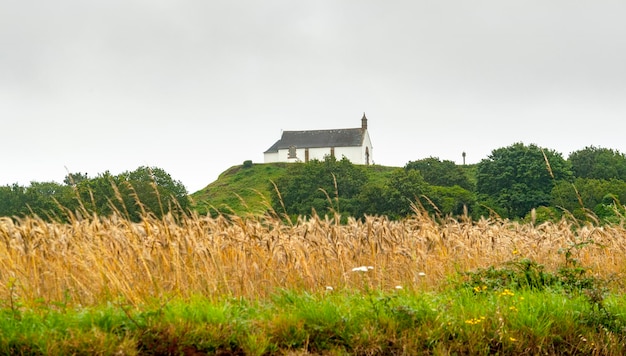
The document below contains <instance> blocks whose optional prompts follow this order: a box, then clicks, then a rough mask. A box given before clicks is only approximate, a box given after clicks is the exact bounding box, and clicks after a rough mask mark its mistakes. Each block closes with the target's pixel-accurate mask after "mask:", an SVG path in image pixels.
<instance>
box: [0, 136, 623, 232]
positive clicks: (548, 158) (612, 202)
mask: <svg viewBox="0 0 626 356" xmlns="http://www.w3.org/2000/svg"><path fill="white" fill-rule="evenodd" d="M269 188H270V189H269V190H270V191H271V196H270V202H271V207H272V209H273V210H274V211H275V212H278V213H280V214H281V215H282V214H285V215H287V216H290V217H292V218H296V217H297V216H306V215H311V214H312V213H313V212H316V213H317V214H319V215H325V214H328V213H339V214H340V215H341V216H342V217H344V218H346V217H350V216H352V217H356V218H361V217H363V216H365V215H385V216H387V217H389V218H391V219H401V218H403V217H406V216H409V215H411V214H414V213H415V212H416V211H427V212H429V213H431V214H435V215H439V216H460V215H466V216H471V217H472V218H480V217H481V216H491V215H497V216H499V217H501V218H509V219H520V220H521V219H533V220H534V221H538V222H541V221H545V220H558V219H560V218H561V216H562V215H563V214H571V215H573V216H574V217H576V218H577V219H597V220H600V221H606V222H619V221H620V220H621V218H622V217H623V216H624V214H625V210H624V206H623V205H622V203H621V202H623V201H626V157H625V156H624V154H622V153H620V152H619V151H617V150H613V149H608V148H600V147H594V146H590V147H585V148H584V149H582V150H579V151H575V152H573V153H571V154H570V155H569V156H568V157H567V159H566V158H564V157H563V156H562V155H561V154H560V153H558V152H556V151H554V150H551V149H546V148H542V147H539V146H537V145H534V144H531V145H525V144H523V143H515V144H513V145H511V146H508V147H503V148H498V149H495V150H493V151H492V152H491V154H490V155H489V156H488V157H487V158H485V159H483V160H481V161H480V162H479V163H477V164H473V165H457V164H456V163H454V162H452V161H447V160H440V159H438V158H436V157H428V158H425V159H420V160H416V161H410V162H408V163H407V164H406V165H405V166H404V167H400V168H397V169H393V170H389V169H388V168H387V167H379V166H375V165H374V166H362V165H355V164H352V163H351V162H350V161H349V160H347V159H346V158H343V159H340V160H338V159H336V158H334V157H326V159H324V160H323V161H320V160H312V161H310V162H307V163H295V164H290V165H288V166H287V172H286V174H284V175H282V176H281V177H280V178H278V179H277V180H276V181H275V182H272V183H271V185H270V187H269ZM191 209H193V206H192V205H191V202H190V199H189V195H188V192H187V190H186V188H185V187H184V185H183V184H182V183H181V182H180V181H176V180H174V179H172V177H171V176H170V175H169V174H168V173H167V172H165V171H164V170H163V169H160V168H157V167H145V166H143V167H139V168H137V169H136V170H134V171H127V172H124V173H121V174H118V175H112V174H111V173H109V172H108V171H107V172H105V173H102V174H99V175H97V176H96V177H89V176H87V174H82V173H70V174H68V175H67V176H66V177H65V179H64V181H63V183H56V182H31V184H30V186H27V187H23V186H20V185H18V184H13V185H7V186H0V216H12V217H20V216H27V215H38V216H40V217H43V218H46V219H51V220H52V219H54V220H65V221H67V220H68V219H69V218H70V216H72V215H73V214H83V215H84V214H96V215H105V216H106V215H110V214H112V213H114V212H116V213H118V214H120V215H122V216H125V217H127V218H129V219H131V220H133V221H139V220H141V218H142V216H145V214H153V215H155V216H157V217H162V216H163V215H165V214H167V213H171V212H174V213H175V214H182V213H187V212H189V211H190V210H191Z"/></svg>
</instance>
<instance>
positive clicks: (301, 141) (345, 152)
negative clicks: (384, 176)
mask: <svg viewBox="0 0 626 356" xmlns="http://www.w3.org/2000/svg"><path fill="white" fill-rule="evenodd" d="M263 156H264V161H265V163H270V162H308V161H309V160H313V159H317V160H320V161H322V160H324V157H325V156H333V157H336V158H337V159H342V158H343V157H346V158H347V159H348V160H349V161H350V162H352V163H354V164H364V165H369V164H372V162H373V161H372V142H371V141H370V136H369V133H368V132H367V117H365V113H363V118H361V127H357V128H351V129H331V130H308V131H283V133H282V137H281V138H280V140H278V141H276V143H274V144H273V145H272V147H270V148H268V149H267V151H265V152H263Z"/></svg>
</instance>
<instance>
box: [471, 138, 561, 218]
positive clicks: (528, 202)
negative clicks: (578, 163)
mask: <svg viewBox="0 0 626 356" xmlns="http://www.w3.org/2000/svg"><path fill="white" fill-rule="evenodd" d="M570 179H571V169H570V167H569V164H568V162H567V161H566V160H565V159H563V157H562V156H561V154H560V153H558V152H556V151H554V150H549V149H544V148H541V147H538V146H536V145H534V144H531V145H528V146H526V145H524V144H523V143H515V144H513V145H511V146H509V147H504V148H499V149H496V150H493V151H492V153H491V155H490V156H489V157H488V158H487V159H483V160H482V161H481V162H480V163H478V165H477V171H476V190H477V193H478V194H479V195H480V196H479V199H480V200H481V201H492V202H494V203H495V204H496V205H497V206H494V207H492V208H494V209H495V210H497V209H498V208H499V207H500V208H503V209H504V211H505V212H506V216H505V217H509V218H522V217H524V216H525V215H526V214H527V213H528V212H529V211H530V210H531V209H532V208H536V207H539V206H545V205H549V204H550V201H551V192H552V188H553V187H554V185H555V184H556V183H557V182H558V181H560V180H570Z"/></svg>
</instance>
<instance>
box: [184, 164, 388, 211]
mask: <svg viewBox="0 0 626 356" xmlns="http://www.w3.org/2000/svg"><path fill="white" fill-rule="evenodd" d="M289 164H290V163H255V164H253V165H252V166H251V167H248V168H246V167H244V166H243V165H238V166H233V167H231V168H229V169H227V170H226V171H224V172H223V173H222V174H220V176H219V177H218V179H217V180H216V181H214V182H213V183H211V184H209V185H208V186H206V187H205V188H203V189H201V190H199V191H197V192H195V193H193V194H191V195H190V197H191V199H192V201H193V203H194V204H193V205H194V210H195V211H197V212H198V213H199V214H200V215H206V214H207V213H217V212H222V213H227V214H231V213H232V214H235V215H239V216H245V215H248V214H254V215H258V214H262V213H264V212H266V211H267V207H268V204H269V199H270V189H273V188H272V184H271V182H272V181H275V180H276V179H277V178H278V177H280V176H282V175H283V174H285V173H286V172H287V167H288V165H289ZM365 168H366V172H367V174H368V178H369V180H370V182H372V183H379V184H384V183H385V182H386V181H387V178H388V177H389V176H390V173H391V172H393V170H394V169H397V168H398V167H387V166H378V165H371V166H365Z"/></svg>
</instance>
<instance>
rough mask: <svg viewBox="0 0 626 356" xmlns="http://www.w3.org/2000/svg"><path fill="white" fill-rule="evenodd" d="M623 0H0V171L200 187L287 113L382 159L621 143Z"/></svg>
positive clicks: (622, 146)
mask: <svg viewBox="0 0 626 356" xmlns="http://www.w3.org/2000/svg"><path fill="white" fill-rule="evenodd" d="M625 18H626V1H623V0H615V1H605V0H588V1H580V0H550V1H546V0H524V1H522V0H519V1H508V0H472V1H469V0H430V1H425V0H411V1H408V0H407V1H373V0H315V1H296V0H265V1H257V0H254V1H252V0H248V1H242V0H239V1H232V0H225V1H214V0H211V1H205V0H186V1H180V0H179V1H173V0H172V1H163V0H144V1H141V0H106V1H105V0H92V1H85V0H59V1H45V0H1V2H0V152H2V156H3V159H2V161H3V162H2V164H1V165H0V185H6V184H12V183H19V184H21V185H28V184H30V182H31V181H39V182H44V181H56V182H59V183H60V182H62V180H63V177H64V176H65V175H66V174H67V172H68V171H70V172H81V173H87V174H89V175H90V176H96V175H97V174H99V173H102V172H104V171H106V170H109V171H110V172H111V173H113V174H118V173H121V172H123V171H126V170H134V169H136V168H137V167H139V166H143V165H147V166H156V167H160V168H163V169H164V170H166V171H167V172H168V173H170V174H171V175H172V177H173V178H174V179H176V180H180V181H182V182H183V184H185V186H186V187H187V189H188V190H189V192H195V191H197V190H199V189H201V188H203V187H205V186H206V185H207V184H209V183H211V182H213V181H214V180H215V179H216V178H217V176H218V175H219V174H220V173H221V172H223V171H224V170H226V169H227V168H229V167H231V166H234V165H239V164H242V162H243V161H244V160H248V159H250V160H252V161H254V162H257V163H260V162H263V151H265V150H266V149H267V148H269V147H270V146H271V145H272V144H273V143H274V142H275V141H276V140H278V139H279V138H280V132H281V129H283V130H305V129H330V128H349V127H359V126H360V119H361V116H362V115H363V112H365V113H366V115H367V117H368V119H369V130H370V137H371V139H372V143H373V145H374V151H373V155H372V156H373V157H372V158H373V159H374V161H375V163H377V164H381V165H389V166H400V167H401V166H404V165H405V164H406V163H407V162H408V161H411V160H418V159H422V158H426V157H429V156H433V157H438V158H440V159H442V160H444V159H445V160H452V161H455V162H457V163H462V156H461V153H462V152H463V151H465V152H466V153H467V163H476V162H479V161H480V160H481V159H484V158H487V157H488V155H489V154H490V153H491V151H492V150H494V149H497V148H500V147H506V146H509V145H511V144H513V143H515V142H523V143H525V144H531V143H534V144H537V145H539V146H541V147H545V148H549V149H554V150H556V151H558V152H560V153H562V154H563V156H564V157H565V158H567V156H568V154H569V153H570V152H572V151H576V150H580V149H583V148H584V147H586V146H590V145H594V146H599V147H606V148H613V149H616V150H619V151H620V152H626V143H625V141H624V136H625V134H626V120H624V119H625V118H626V22H624V19H625Z"/></svg>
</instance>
